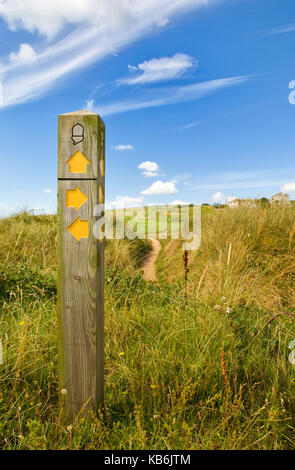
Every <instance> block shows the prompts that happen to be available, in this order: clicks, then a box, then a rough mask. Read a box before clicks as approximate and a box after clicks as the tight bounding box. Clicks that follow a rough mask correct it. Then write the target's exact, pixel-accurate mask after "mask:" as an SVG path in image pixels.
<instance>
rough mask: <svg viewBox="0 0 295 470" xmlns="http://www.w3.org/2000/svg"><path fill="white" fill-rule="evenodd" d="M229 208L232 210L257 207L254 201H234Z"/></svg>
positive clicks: (229, 204)
mask: <svg viewBox="0 0 295 470" xmlns="http://www.w3.org/2000/svg"><path fill="white" fill-rule="evenodd" d="M228 206H229V207H231V208H234V207H242V206H244V207H245V206H246V207H256V204H255V201H254V199H234V200H233V201H231V202H229V203H228Z"/></svg>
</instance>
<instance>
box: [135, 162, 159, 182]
mask: <svg viewBox="0 0 295 470" xmlns="http://www.w3.org/2000/svg"><path fill="white" fill-rule="evenodd" d="M137 168H139V169H140V170H143V171H142V174H143V175H144V176H145V177H146V178H152V177H154V176H158V174H159V173H158V170H159V166H158V164H157V163H156V162H149V161H147V162H142V163H141V164H140V165H138V167H137Z"/></svg>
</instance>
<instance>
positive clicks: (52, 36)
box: [0, 0, 222, 107]
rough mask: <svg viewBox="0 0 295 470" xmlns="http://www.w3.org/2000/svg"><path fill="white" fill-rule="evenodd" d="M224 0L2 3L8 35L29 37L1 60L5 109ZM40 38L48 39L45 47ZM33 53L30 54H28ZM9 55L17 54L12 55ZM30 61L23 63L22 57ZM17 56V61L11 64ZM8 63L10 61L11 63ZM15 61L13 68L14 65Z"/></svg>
mask: <svg viewBox="0 0 295 470" xmlns="http://www.w3.org/2000/svg"><path fill="white" fill-rule="evenodd" d="M221 1H222V0H161V8H159V2H158V0H136V1H134V0H108V1H100V2H99V4H98V2H97V0H84V1H83V2H81V1H80V0H71V1H68V0H50V2H49V1H48V0H39V1H38V2H34V1H32V0H18V1H17V2H16V1H15V0H1V1H0V17H2V18H3V19H4V21H6V22H7V24H8V27H9V28H10V29H11V30H12V31H16V30H19V29H24V30H26V31H28V32H30V33H32V43H31V44H30V45H27V46H29V47H30V48H31V49H30V50H29V48H28V47H27V46H26V48H25V49H24V47H23V48H22V50H21V46H20V50H19V53H15V51H10V53H9V52H8V56H7V57H1V58H0V62H1V66H0V72H1V80H2V85H3V103H2V104H1V106H2V107H4V106H11V105H14V104H18V103H23V102H26V101H29V100H31V99H33V98H35V97H37V96H39V95H41V94H43V93H44V92H46V91H47V90H48V89H50V88H51V87H52V86H53V85H54V84H55V83H56V81H57V80H58V79H60V78H62V77H64V76H65V75H67V74H70V73H72V72H73V71H75V70H78V69H79V70H80V69H81V68H83V67H85V66H87V65H89V64H90V63H92V62H94V61H98V60H101V59H102V58H104V57H105V56H106V55H108V54H113V53H114V52H117V51H118V50H120V49H121V48H123V47H125V46H126V45H128V44H130V43H132V42H134V41H136V40H137V39H138V38H140V37H142V36H143V35H144V34H147V33H149V32H151V31H153V30H155V29H158V28H162V27H163V26H164V25H165V24H167V22H168V21H170V19H171V18H173V17H174V16H175V15H183V14H185V13H187V12H188V11H190V10H192V9H195V8H200V7H204V6H208V5H211V4H214V3H218V2H221ZM40 35H41V36H42V35H43V36H45V37H47V39H48V41H47V42H44V40H43V39H42V37H41V38H40ZM32 51H34V52H33V53H32ZM11 53H12V54H16V55H15V56H13V55H12V57H11ZM24 56H26V57H27V59H29V58H30V60H31V59H33V57H34V61H33V63H32V61H31V62H30V63H24V61H21V60H20V59H21V58H24ZM17 57H18V59H17V60H14V59H16V58H17ZM11 59H12V61H11ZM13 62H14V63H13Z"/></svg>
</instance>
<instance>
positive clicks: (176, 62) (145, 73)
mask: <svg viewBox="0 0 295 470" xmlns="http://www.w3.org/2000/svg"><path fill="white" fill-rule="evenodd" d="M196 66H197V61H196V60H195V59H194V58H193V57H191V56H189V55H186V54H181V53H178V54H174V55H173V56H172V57H161V58H159V59H151V60H146V61H144V62H142V63H141V64H138V65H137V66H133V65H129V66H128V68H129V71H130V72H131V73H132V74H134V72H140V73H139V74H138V73H137V74H136V75H135V76H131V77H127V78H123V79H121V80H119V83H125V84H127V85H134V84H136V85H138V84H144V83H155V82H163V81H167V80H172V79H175V78H179V77H180V76H181V75H183V74H184V73H185V72H186V71H187V70H189V69H191V68H193V67H196Z"/></svg>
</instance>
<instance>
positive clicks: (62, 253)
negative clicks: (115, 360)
mask: <svg viewBox="0 0 295 470" xmlns="http://www.w3.org/2000/svg"><path fill="white" fill-rule="evenodd" d="M69 116H70V119H69ZM75 118H76V117H74V116H72V115H66V116H60V117H59V140H60V141H62V142H63V144H62V145H59V175H62V176H61V177H62V178H65V175H66V172H64V171H63V170H62V165H64V166H65V161H67V160H68V158H69V154H68V153H67V152H69V151H70V152H71V149H72V145H71V144H67V143H66V141H67V140H69V142H70V137H71V128H72V123H73V122H74V120H75ZM83 119H84V120H83V124H82V125H83V126H84V129H85V131H86V134H85V139H84V141H83V142H82V143H81V145H82V144H83V146H84V151H85V149H91V152H90V151H89V154H88V156H87V158H88V159H89V161H90V163H91V165H89V166H91V168H92V173H91V175H93V174H95V172H96V171H99V173H98V174H97V179H96V180H91V181H89V180H86V179H85V180H84V181H83V180H80V179H79V180H77V179H76V180H75V179H74V178H72V176H71V178H70V179H69V180H62V181H61V180H60V181H59V182H58V238H59V243H58V264H59V266H58V319H59V368H60V391H63V395H61V398H62V403H63V406H64V417H65V420H66V421H73V419H74V418H75V417H77V416H78V415H85V413H88V412H90V411H93V412H94V413H95V412H96V411H97V408H98V405H99V404H100V403H102V401H103V388H104V386H103V375H104V359H103V358H104V353H103V350H104V338H103V319H104V243H101V242H99V241H98V240H97V239H96V238H95V236H94V234H93V227H94V224H95V223H96V221H97V220H98V219H99V218H98V217H96V216H94V215H93V214H94V208H95V206H96V205H97V204H98V203H99V186H100V185H102V186H103V188H104V176H101V175H100V170H99V168H100V159H101V157H102V156H103V158H104V124H103V122H102V121H101V119H100V118H99V117H98V116H95V119H94V118H93V116H91V119H90V120H89V121H88V122H86V121H85V115H84V116H83ZM79 122H81V121H80V116H79ZM86 136H87V137H86ZM87 140H91V141H92V142H87ZM94 141H95V142H94ZM77 146H78V145H77ZM77 146H76V147H77ZM94 150H95V152H96V154H94ZM81 151H82V152H83V149H82V150H81ZM94 160H96V161H95V162H94ZM61 162H62V163H61ZM76 177H78V178H83V175H77V176H76ZM88 177H89V174H88V175H84V178H88ZM75 187H78V188H79V189H80V191H82V192H83V193H84V194H85V195H86V196H87V199H88V200H87V201H86V202H85V203H84V204H83V205H82V206H81V207H80V208H79V209H78V210H77V211H75V208H74V207H66V192H67V190H74V189H75ZM78 217H80V219H81V220H82V221H88V238H81V240H80V242H79V241H77V240H76V239H75V238H74V236H73V235H72V234H71V233H70V232H69V231H68V230H67V228H68V227H69V226H70V225H71V224H72V223H73V222H74V221H75V220H76V219H77V218H78Z"/></svg>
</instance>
